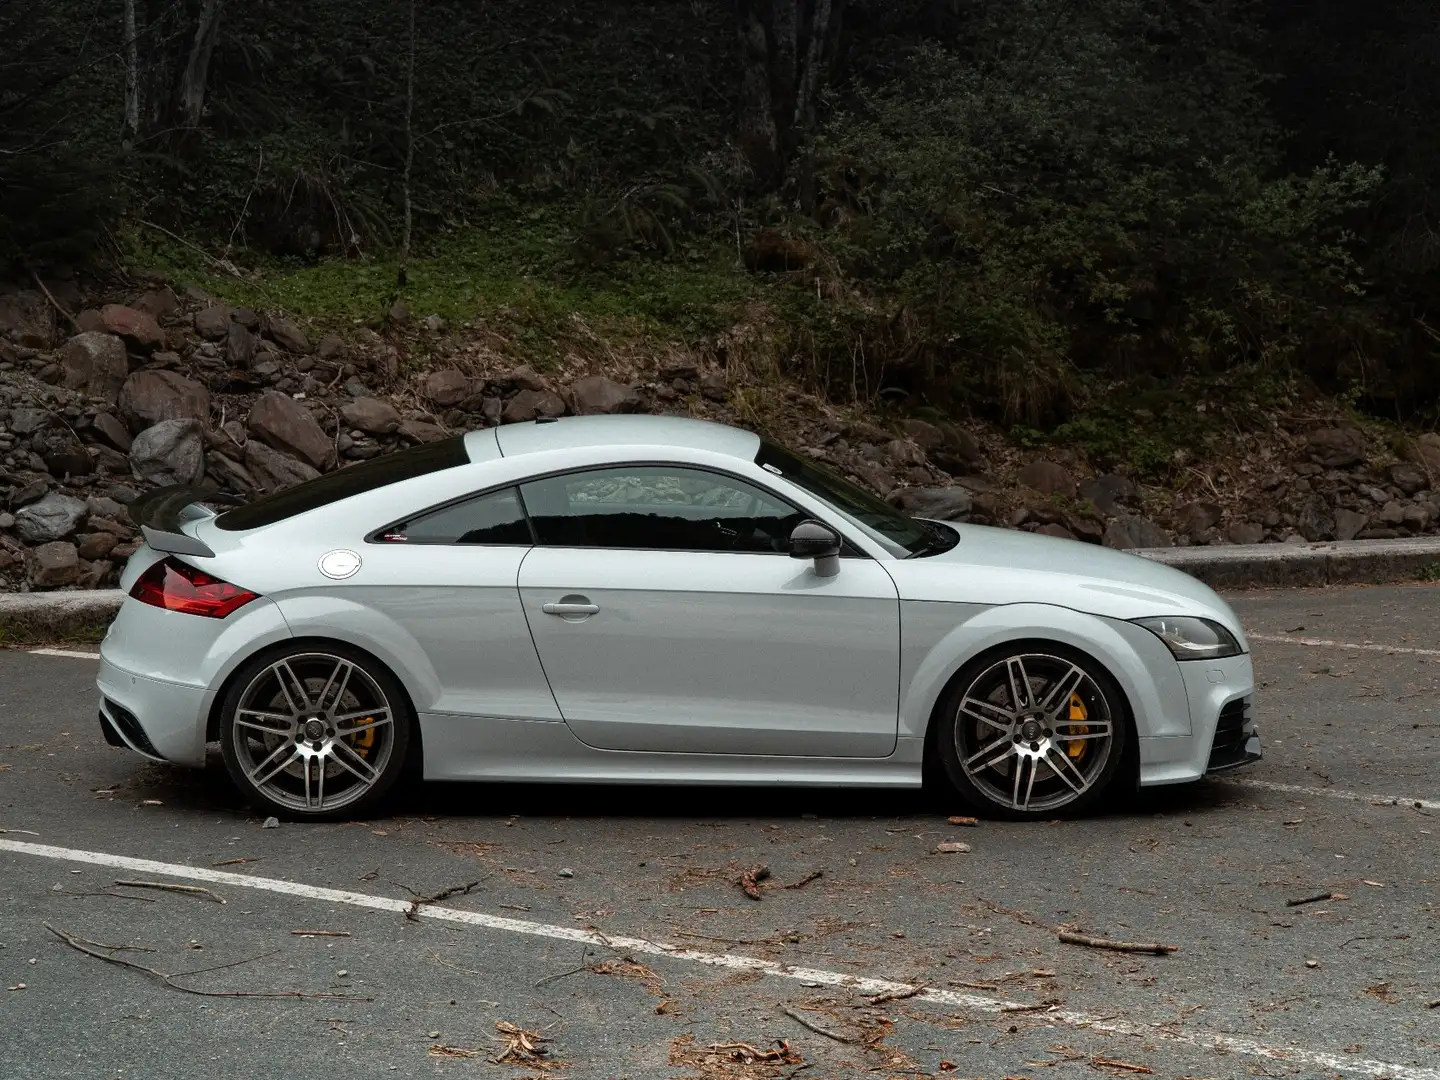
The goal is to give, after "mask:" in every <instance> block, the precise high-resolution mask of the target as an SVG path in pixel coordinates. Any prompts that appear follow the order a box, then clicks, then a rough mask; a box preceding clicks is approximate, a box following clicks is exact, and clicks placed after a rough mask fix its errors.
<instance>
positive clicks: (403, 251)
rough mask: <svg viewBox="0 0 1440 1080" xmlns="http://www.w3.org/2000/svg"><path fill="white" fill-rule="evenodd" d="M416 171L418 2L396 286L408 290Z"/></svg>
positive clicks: (409, 67) (408, 74)
mask: <svg viewBox="0 0 1440 1080" xmlns="http://www.w3.org/2000/svg"><path fill="white" fill-rule="evenodd" d="M414 168H415V0H410V40H409V55H408V56H407V57H406V62H405V173H404V178H403V179H402V181H401V185H400V194H401V198H402V199H403V200H404V204H405V223H404V227H403V228H402V229H401V231H400V270H399V272H398V273H397V274H396V277H395V284H396V286H397V287H398V288H401V289H403V288H405V286H406V285H407V284H408V283H409V276H410V240H411V237H412V234H413V229H414V224H415V210H414V203H413V202H412V200H411V195H410V175H411V173H412V172H413V171H414Z"/></svg>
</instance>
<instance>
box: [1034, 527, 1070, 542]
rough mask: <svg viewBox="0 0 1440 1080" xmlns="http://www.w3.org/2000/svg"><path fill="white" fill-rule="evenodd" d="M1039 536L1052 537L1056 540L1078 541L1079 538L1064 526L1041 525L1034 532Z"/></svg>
mask: <svg viewBox="0 0 1440 1080" xmlns="http://www.w3.org/2000/svg"><path fill="white" fill-rule="evenodd" d="M1035 531H1036V532H1037V533H1039V534H1040V535H1041V536H1053V537H1055V538H1056V539H1057V540H1079V539H1080V538H1079V537H1078V536H1076V535H1075V534H1074V533H1072V532H1071V531H1070V530H1069V529H1067V528H1065V526H1064V525H1041V526H1040V528H1038V529H1036V530H1035Z"/></svg>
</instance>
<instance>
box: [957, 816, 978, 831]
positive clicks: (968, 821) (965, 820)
mask: <svg viewBox="0 0 1440 1080" xmlns="http://www.w3.org/2000/svg"><path fill="white" fill-rule="evenodd" d="M950 824H951V825H960V826H964V827H965V828H970V829H973V828H975V827H976V826H978V825H979V824H980V820H979V819H978V818H973V817H952V818H951V819H950Z"/></svg>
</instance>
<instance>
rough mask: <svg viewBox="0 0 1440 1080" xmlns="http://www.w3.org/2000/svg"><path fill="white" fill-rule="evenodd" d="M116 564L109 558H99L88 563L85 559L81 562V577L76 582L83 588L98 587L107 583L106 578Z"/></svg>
mask: <svg viewBox="0 0 1440 1080" xmlns="http://www.w3.org/2000/svg"><path fill="white" fill-rule="evenodd" d="M114 569H115V564H114V563H113V562H111V561H110V560H109V559H99V560H97V561H95V562H92V563H87V562H85V561H84V560H83V559H82V560H81V562H80V577H79V578H78V579H77V580H76V582H75V584H76V585H78V586H79V587H80V588H82V589H98V588H100V586H101V585H103V584H104V583H105V580H106V579H107V578H108V577H109V576H110V574H111V573H112V572H113V571H114Z"/></svg>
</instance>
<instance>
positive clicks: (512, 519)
mask: <svg viewBox="0 0 1440 1080" xmlns="http://www.w3.org/2000/svg"><path fill="white" fill-rule="evenodd" d="M381 539H382V540H389V541H392V542H404V543H412V544H523V545H525V546H526V547H529V546H530V525H529V523H528V522H527V521H526V520H525V511H524V510H522V509H521V508H520V498H519V496H518V495H516V494H515V489H514V488H506V489H505V490H504V491H492V492H490V494H488V495H481V496H480V497H479V498H476V499H469V500H467V501H465V502H462V503H455V504H454V505H453V506H447V507H445V508H444V509H443V510H434V511H432V512H430V513H428V514H422V515H420V516H419V517H415V518H412V519H411V520H409V521H402V522H400V523H399V524H397V525H394V526H392V527H391V528H389V529H387V530H385V533H384V534H383V535H382V536H381Z"/></svg>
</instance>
